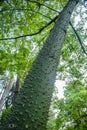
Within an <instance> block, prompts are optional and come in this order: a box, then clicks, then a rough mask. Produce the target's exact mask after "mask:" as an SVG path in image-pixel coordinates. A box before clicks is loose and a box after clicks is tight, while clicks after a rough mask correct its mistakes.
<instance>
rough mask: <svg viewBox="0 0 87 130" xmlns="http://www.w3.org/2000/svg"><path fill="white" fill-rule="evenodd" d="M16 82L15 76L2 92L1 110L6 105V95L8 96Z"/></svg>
mask: <svg viewBox="0 0 87 130" xmlns="http://www.w3.org/2000/svg"><path fill="white" fill-rule="evenodd" d="M14 82H15V80H14V78H13V79H12V80H10V82H9V84H8V85H7V87H6V89H5V91H4V92H3V94H2V97H1V99H0V111H1V110H2V107H3V105H4V101H5V99H6V97H7V96H8V94H9V91H10V90H11V88H12V85H13V83H14Z"/></svg>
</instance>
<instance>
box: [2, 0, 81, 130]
mask: <svg viewBox="0 0 87 130" xmlns="http://www.w3.org/2000/svg"><path fill="white" fill-rule="evenodd" d="M78 2H79V0H69V2H68V4H67V6H66V7H65V8H64V9H63V11H62V12H61V13H60V15H59V18H58V20H57V21H56V24H55V26H54V27H53V29H52V30H51V32H50V35H49V37H48V39H47V41H46V43H45V44H44V46H43V48H42V50H41V51H40V53H39V55H38V56H37V58H36V60H35V62H34V63H33V65H32V67H31V70H30V71H29V73H28V75H27V77H26V79H25V82H24V85H23V87H22V89H21V91H20V93H19V94H18V96H17V98H16V101H15V103H14V104H13V107H12V110H11V113H10V114H9V116H8V118H7V120H6V122H5V124H4V127H3V130H46V123H47V120H48V112H49V107H50V102H51V97H52V93H53V90H54V82H55V77H56V71H57V66H58V62H59V58H60V55H61V48H62V45H63V42H64V38H65V34H66V30H67V25H68V23H69V20H70V16H71V13H72V11H73V9H74V7H75V5H76V4H77V3H78Z"/></svg>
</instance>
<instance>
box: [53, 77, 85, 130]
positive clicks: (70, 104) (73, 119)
mask: <svg viewBox="0 0 87 130" xmlns="http://www.w3.org/2000/svg"><path fill="white" fill-rule="evenodd" d="M64 95H65V96H64V98H63V99H60V100H58V101H57V109H59V112H58V117H57V119H56V124H57V129H58V130H68V129H70V130H78V129H80V130H83V129H84V130H86V129H87V125H86V121H87V103H86V100H87V96H86V95H87V89H86V87H85V86H84V85H83V84H82V83H81V82H80V81H78V80H74V81H72V82H70V83H69V84H68V86H67V87H66V88H65V91H64Z"/></svg>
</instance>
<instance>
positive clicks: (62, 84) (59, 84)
mask: <svg viewBox="0 0 87 130" xmlns="http://www.w3.org/2000/svg"><path fill="white" fill-rule="evenodd" d="M55 86H56V87H57V88H58V94H57V96H58V98H63V97H64V87H65V81H63V80H56V82H55Z"/></svg>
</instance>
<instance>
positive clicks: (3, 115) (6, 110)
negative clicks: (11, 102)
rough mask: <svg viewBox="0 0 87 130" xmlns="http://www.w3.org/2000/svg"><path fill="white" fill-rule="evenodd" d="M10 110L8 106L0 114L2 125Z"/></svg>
mask: <svg viewBox="0 0 87 130" xmlns="http://www.w3.org/2000/svg"><path fill="white" fill-rule="evenodd" d="M10 110H11V108H10V107H8V108H6V109H5V110H3V112H2V116H1V119H0V122H1V124H2V125H4V121H5V120H6V117H7V116H8V114H9V113H10Z"/></svg>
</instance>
